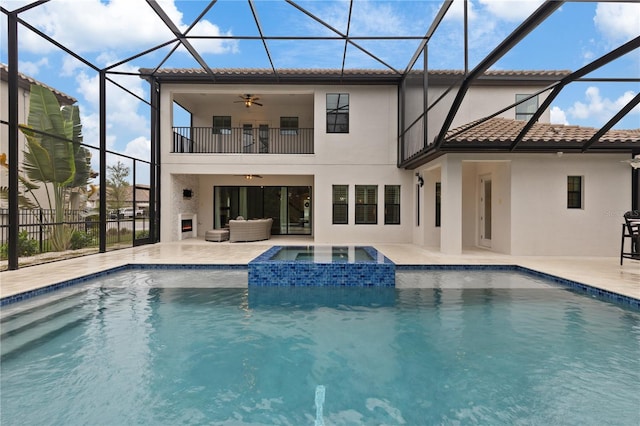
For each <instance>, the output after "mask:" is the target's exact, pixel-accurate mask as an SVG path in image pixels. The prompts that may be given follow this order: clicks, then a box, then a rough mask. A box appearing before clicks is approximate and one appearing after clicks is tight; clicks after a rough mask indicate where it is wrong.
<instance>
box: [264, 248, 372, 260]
mask: <svg viewBox="0 0 640 426" xmlns="http://www.w3.org/2000/svg"><path fill="white" fill-rule="evenodd" d="M372 249H373V248H372ZM269 260H289V261H309V262H322V263H332V262H352V263H353V262H355V261H358V262H373V261H374V260H375V259H374V258H373V256H371V255H370V254H369V253H367V251H366V250H365V249H364V247H356V246H306V247H296V246H282V247H281V248H280V250H278V251H276V253H275V254H274V255H273V256H271V258H270V259H269Z"/></svg>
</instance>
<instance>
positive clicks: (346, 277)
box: [249, 246, 396, 287]
mask: <svg viewBox="0 0 640 426" xmlns="http://www.w3.org/2000/svg"><path fill="white" fill-rule="evenodd" d="M360 248H361V249H363V250H364V251H365V252H366V253H367V254H368V255H369V256H370V257H371V259H369V260H349V261H331V260H326V261H317V260H312V259H306V260H278V259H274V256H276V255H277V254H278V253H279V252H280V251H281V250H282V249H283V246H274V247H271V248H270V249H269V250H267V251H265V252H264V253H262V254H261V255H260V256H258V257H256V258H255V259H253V260H252V261H251V262H249V286H250V287H252V286H256V287H263V286H281V287H291V286H296V287H298V286H304V287H327V286H340V287H395V284H396V272H395V264H394V263H393V262H392V261H391V260H389V259H388V258H387V257H386V256H384V255H383V254H382V253H380V252H378V251H377V250H376V249H374V248H373V247H368V246H364V247H360ZM288 249H290V248H288Z"/></svg>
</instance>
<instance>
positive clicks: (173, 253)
mask: <svg viewBox="0 0 640 426" xmlns="http://www.w3.org/2000/svg"><path fill="white" fill-rule="evenodd" d="M274 245H303V246H305V245H316V244H315V243H314V242H313V241H312V240H311V239H310V238H305V237H273V238H271V239H270V240H267V241H258V242H252V243H229V242H221V243H216V242H207V241H204V240H203V239H188V240H183V241H176V242H170V243H158V244H152V245H145V246H140V247H133V248H128V249H122V250H116V251H111V252H108V253H100V254H93V255H88V256H84V257H78V258H74V259H68V260H62V261H58V262H51V263H46V264H41V265H35V266H28V267H24V268H21V269H19V270H16V271H3V272H0V298H4V297H8V296H12V295H15V294H19V293H23V292H27V291H31V290H36V289H38V288H42V287H46V286H49V285H52V284H57V283H60V282H64V281H68V280H72V279H74V278H79V277H83V276H86V275H90V274H94V273H98V272H101V271H104V270H107V269H111V268H114V267H118V266H123V265H128V264H175V265H183V264H199V265H204V264H221V265H233V264H247V263H249V261H250V260H252V259H254V258H255V257H257V256H258V255H259V254H261V253H262V252H264V251H265V250H267V249H269V248H270V247H272V246H274ZM317 245H322V244H317ZM341 245H349V244H341ZM354 245H363V244H354ZM366 245H371V246H373V247H375V248H376V249H377V250H378V251H380V252H382V253H383V254H384V255H385V256H387V257H388V258H389V259H391V260H392V261H393V262H394V263H396V264H397V265H518V266H522V267H525V268H529V269H533V270H536V271H539V272H542V273H546V274H550V275H554V276H557V277H560V278H564V279H567V280H572V281H577V282H580V283H582V284H586V285H589V286H592V287H596V288H599V289H602V290H607V291H610V292H613V293H617V294H621V295H623V296H628V297H632V298H635V299H640V262H639V261H634V260H628V259H625V263H624V265H623V266H620V259H619V258H618V257H559V256H510V255H503V254H498V253H493V252H491V251H487V250H481V249H469V250H464V251H463V253H462V254H460V255H446V254H443V253H440V252H439V251H438V250H437V249H428V248H424V247H419V246H416V245H412V244H375V243H367V244H366Z"/></svg>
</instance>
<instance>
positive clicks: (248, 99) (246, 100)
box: [234, 93, 262, 108]
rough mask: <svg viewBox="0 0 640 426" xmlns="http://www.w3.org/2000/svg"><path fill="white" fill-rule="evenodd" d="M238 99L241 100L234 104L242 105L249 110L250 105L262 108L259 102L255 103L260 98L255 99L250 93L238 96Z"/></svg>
mask: <svg viewBox="0 0 640 426" xmlns="http://www.w3.org/2000/svg"><path fill="white" fill-rule="evenodd" d="M238 97H239V98H240V99H242V100H241V101H234V103H243V104H244V106H246V107H247V108H249V107H250V106H251V105H258V106H262V104H261V103H260V102H256V101H258V100H260V98H259V97H257V96H253V95H252V94H250V93H246V94H244V95H238Z"/></svg>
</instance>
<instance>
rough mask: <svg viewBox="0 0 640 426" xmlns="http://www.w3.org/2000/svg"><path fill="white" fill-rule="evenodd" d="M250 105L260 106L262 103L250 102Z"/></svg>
mask: <svg viewBox="0 0 640 426" xmlns="http://www.w3.org/2000/svg"><path fill="white" fill-rule="evenodd" d="M251 105H258V106H262V104H261V103H260V102H251Z"/></svg>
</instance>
